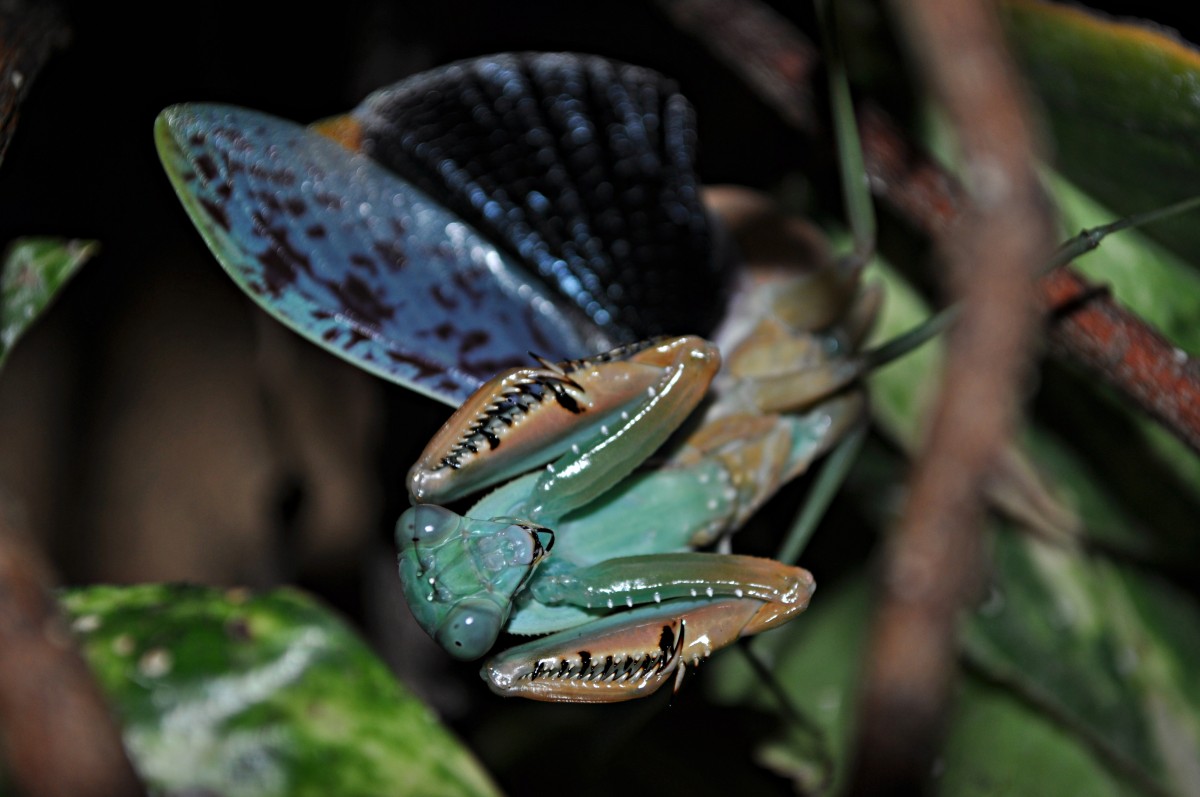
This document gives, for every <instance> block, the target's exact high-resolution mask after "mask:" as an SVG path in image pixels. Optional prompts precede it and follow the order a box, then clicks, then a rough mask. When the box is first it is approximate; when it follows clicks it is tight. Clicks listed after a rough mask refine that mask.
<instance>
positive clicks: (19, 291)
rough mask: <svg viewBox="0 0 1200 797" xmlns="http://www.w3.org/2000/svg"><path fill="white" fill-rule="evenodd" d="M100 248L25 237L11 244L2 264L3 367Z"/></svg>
mask: <svg viewBox="0 0 1200 797" xmlns="http://www.w3.org/2000/svg"><path fill="white" fill-rule="evenodd" d="M96 249H97V244H96V243H95V242H94V241H67V240H62V239H58V238H24V239H20V240H17V241H14V242H13V243H11V244H10V245H9V247H8V251H7V252H6V253H5V256H4V261H3V263H2V264H0V367H3V365H4V361H5V360H6V359H8V354H9V352H10V351H12V348H13V346H15V345H16V343H17V341H18V340H19V339H20V337H21V336H22V335H24V334H25V332H26V331H27V330H28V329H29V327H30V326H31V325H32V324H33V322H34V321H36V320H37V319H38V317H39V316H40V315H41V314H42V313H44V312H46V310H47V308H48V307H49V306H50V303H51V302H52V301H53V300H54V297H55V296H57V295H58V292H59V291H60V290H62V288H63V286H64V285H66V283H67V281H68V280H69V279H71V277H73V276H74V275H75V272H76V271H78V270H79V267H80V266H82V265H83V264H84V263H85V262H87V261H88V260H89V259H91V257H92V256H93V255H94V254H95V253H96Z"/></svg>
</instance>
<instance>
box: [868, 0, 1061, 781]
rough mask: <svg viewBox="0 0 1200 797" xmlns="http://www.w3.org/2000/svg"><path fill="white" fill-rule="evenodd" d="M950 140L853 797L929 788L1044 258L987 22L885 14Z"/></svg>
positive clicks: (1023, 130)
mask: <svg viewBox="0 0 1200 797" xmlns="http://www.w3.org/2000/svg"><path fill="white" fill-rule="evenodd" d="M894 11H895V13H896V15H897V17H898V18H899V19H900V20H901V21H902V22H903V23H904V26H905V28H906V32H907V34H908V40H909V44H910V48H911V50H912V52H913V54H914V56H915V58H916V60H917V62H918V64H919V65H920V66H921V67H922V68H923V69H924V71H925V73H926V75H927V82H928V84H929V87H930V89H931V90H932V92H933V94H934V95H935V96H936V97H938V98H939V99H940V100H941V103H942V105H943V107H944V108H945V109H946V111H947V114H948V116H949V118H950V121H951V123H952V124H953V126H954V129H955V131H956V132H957V134H958V143H959V146H960V148H961V150H962V153H963V161H964V167H965V173H966V175H967V180H968V187H967V188H968V190H967V196H966V200H967V201H966V204H965V206H964V212H963V213H962V214H961V215H960V216H959V218H958V220H957V221H956V223H955V224H954V225H953V226H952V227H950V228H948V229H947V230H946V232H947V234H946V235H945V236H943V237H942V238H941V239H940V240H939V241H938V242H937V243H938V244H939V249H940V251H941V253H942V256H943V258H944V259H945V260H946V262H947V265H948V266H949V276H950V278H951V287H952V289H953V293H954V294H955V298H956V299H957V301H958V303H959V304H960V308H961V316H960V322H959V323H958V324H957V325H956V326H955V327H953V328H952V329H951V331H950V333H949V336H948V340H947V352H946V363H945V371H944V375H943V378H942V386H941V391H940V392H939V395H938V399H937V403H936V406H935V408H934V413H933V417H932V423H931V426H930V430H929V436H928V438H927V440H926V442H925V445H924V448H923V450H922V451H921V453H920V454H919V456H918V459H917V462H916V464H915V466H914V470H913V475H912V479H911V483H910V493H909V499H908V502H907V504H906V506H905V510H904V513H903V516H902V518H901V521H900V524H899V527H898V528H897V529H896V531H895V534H894V535H893V537H892V539H891V540H890V541H889V544H888V545H887V550H886V556H885V561H884V573H883V584H882V595H881V597H880V604H879V608H878V610H877V613H876V617H875V620H874V624H873V627H872V634H871V641H870V646H869V647H870V653H869V655H868V657H867V661H866V671H865V673H864V681H863V684H862V689H863V692H862V698H861V702H860V707H859V721H858V725H857V733H858V736H857V739H856V743H855V755H856V759H855V760H856V762H857V766H856V768H855V770H854V773H855V774H854V778H853V781H852V786H851V789H850V793H851V794H896V793H899V794H910V793H913V792H914V790H916V789H917V788H919V787H920V786H921V785H922V784H923V783H925V782H926V781H927V779H928V775H929V773H930V771H931V766H932V762H933V758H934V755H935V753H936V750H937V746H938V743H939V741H940V735H941V730H942V725H943V723H944V719H945V716H946V713H947V710H948V707H949V703H950V695H951V687H952V685H953V683H954V675H955V671H956V670H955V667H956V661H957V653H958V634H957V630H958V621H959V615H960V613H961V611H962V609H963V607H964V606H965V605H966V603H967V601H968V600H969V599H970V598H971V597H972V593H973V592H974V590H976V589H978V585H979V571H980V566H981V563H980V551H981V545H980V535H981V527H982V520H983V514H984V507H985V482H986V479H987V476H988V475H989V472H990V470H991V468H992V466H993V463H995V462H996V460H997V458H998V456H999V455H1000V454H1001V453H1002V451H1003V448H1004V446H1005V444H1006V443H1007V441H1008V437H1009V435H1010V433H1011V430H1012V428H1013V426H1014V424H1015V421H1016V417H1017V414H1018V412H1017V407H1018V400H1019V396H1020V393H1021V390H1020V386H1021V384H1022V382H1023V376H1024V371H1025V368H1026V366H1027V362H1026V360H1027V353H1026V352H1027V350H1028V348H1029V343H1030V342H1031V340H1032V338H1033V333H1034V320H1035V318H1036V315H1035V312H1034V308H1035V306H1036V305H1035V291H1034V282H1033V274H1034V269H1035V268H1036V266H1037V264H1039V263H1042V262H1045V260H1046V259H1047V258H1048V257H1049V255H1050V254H1051V253H1052V252H1053V251H1054V229H1053V225H1052V224H1051V214H1050V213H1049V207H1048V203H1047V201H1046V198H1045V197H1044V196H1043V195H1042V193H1041V190H1040V186H1039V182H1038V179H1037V175H1036V173H1035V171H1034V165H1033V164H1034V149H1035V147H1034V141H1033V137H1032V133H1031V125H1030V123H1029V120H1028V118H1027V116H1026V112H1025V105H1024V102H1023V98H1022V97H1021V95H1020V92H1019V90H1018V83H1017V80H1016V70H1015V68H1014V66H1013V65H1012V64H1011V62H1010V61H1009V59H1008V55H1007V52H1006V50H1005V48H1004V41H1003V34H1002V32H1001V28H1000V23H999V19H998V17H997V15H996V13H995V9H994V8H993V7H991V6H990V5H988V4H982V3H977V2H971V0H928V1H927V2H925V3H919V4H902V3H897V4H895V5H894Z"/></svg>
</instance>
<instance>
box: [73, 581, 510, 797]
mask: <svg viewBox="0 0 1200 797" xmlns="http://www.w3.org/2000/svg"><path fill="white" fill-rule="evenodd" d="M63 606H64V608H65V609H66V611H67V614H68V616H69V618H70V619H71V622H72V626H73V628H74V629H75V631H76V634H77V635H78V637H79V639H80V641H81V643H82V645H83V651H84V655H85V656H86V657H87V660H88V662H89V663H90V664H91V666H92V669H93V670H94V671H95V673H96V675H97V677H98V678H99V679H100V683H101V686H102V687H103V688H104V690H105V691H106V692H107V693H108V694H109V696H110V697H111V698H112V700H113V703H114V705H115V706H116V707H117V712H118V714H119V716H120V720H121V723H122V725H123V727H124V734H125V743H126V746H127V747H128V749H129V752H130V755H131V756H132V758H133V760H134V764H135V766H136V768H137V769H138V771H139V773H140V774H141V775H142V777H143V778H144V779H145V781H146V784H147V786H148V787H149V788H150V789H151V790H152V791H153V792H154V793H162V794H192V793H195V794H221V795H225V796H226V797H270V796H271V795H280V797H283V796H284V795H287V796H288V797H302V795H331V794H337V795H342V796H343V797H355V795H361V796H362V797H367V796H368V795H382V794H397V795H399V794H421V795H430V796H431V797H433V796H434V795H447V796H449V795H457V796H460V797H484V796H485V795H494V794H497V793H498V792H497V790H496V787H495V786H494V785H493V784H492V782H491V780H490V779H489V778H488V776H487V774H486V773H485V772H484V770H483V769H482V768H481V767H480V766H479V764H478V763H477V762H476V761H475V759H474V758H473V757H472V756H471V754H470V753H468V752H467V751H466V750H465V749H464V748H463V747H462V746H461V745H460V744H459V743H458V741H457V740H455V738H454V737H453V736H452V735H451V734H450V733H448V732H447V731H446V730H445V729H444V728H443V727H442V726H441V724H440V723H439V722H438V721H437V719H436V718H435V717H434V716H433V714H432V713H431V712H430V711H429V709H428V708H426V706H425V705H424V704H423V703H421V702H420V701H419V700H417V699H416V698H415V697H413V695H412V694H411V693H410V692H409V691H408V690H407V689H405V688H404V687H403V686H401V685H400V684H399V683H398V682H397V681H396V679H395V678H394V677H393V676H392V674H391V673H390V672H389V671H388V669H387V667H385V666H384V665H383V663H382V662H380V661H379V659H378V658H376V657H375V654H374V653H372V652H371V650H370V649H369V648H368V647H367V646H366V645H365V644H363V642H362V641H361V640H360V639H359V638H358V637H357V636H356V635H355V634H354V632H353V631H351V630H350V629H349V628H347V627H346V625H345V624H344V623H343V622H342V621H341V620H339V619H337V618H336V617H335V616H334V615H333V614H331V613H330V611H329V610H328V609H326V608H324V607H322V606H320V605H319V604H317V603H316V602H315V601H313V600H312V599H311V598H309V597H307V596H305V595H304V594H302V593H300V592H297V591H295V590H291V589H281V590H276V591H274V592H271V593H268V594H265V595H250V594H249V593H247V592H246V591H244V590H218V589H213V588H207V587H196V586H180V585H175V586H172V585H155V584H148V585H142V586H133V587H90V588H84V589H76V590H72V591H70V592H68V593H67V594H66V595H65V596H64V597H63Z"/></svg>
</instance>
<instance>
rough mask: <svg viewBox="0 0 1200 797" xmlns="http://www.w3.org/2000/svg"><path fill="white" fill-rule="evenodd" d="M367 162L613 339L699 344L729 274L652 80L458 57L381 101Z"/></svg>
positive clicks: (634, 71) (665, 100)
mask: <svg viewBox="0 0 1200 797" xmlns="http://www.w3.org/2000/svg"><path fill="white" fill-rule="evenodd" d="M352 115H353V117H354V118H355V119H356V120H357V122H358V123H359V125H360V127H361V133H362V142H361V146H362V148H363V151H364V152H366V153H367V154H369V155H371V156H372V157H373V158H375V159H377V160H379V161H380V162H381V163H383V164H385V165H386V166H388V168H389V169H391V170H393V171H395V172H397V173H398V174H401V175H403V176H404V177H406V178H407V179H410V180H413V181H414V182H416V183H417V184H419V185H421V186H422V187H424V188H425V189H426V190H427V191H429V192H430V193H431V194H433V195H435V196H437V197H439V199H441V200H442V201H443V202H445V203H446V204H447V206H448V207H450V208H451V209H453V210H454V211H455V212H457V213H459V214H460V215H461V216H463V217H464V218H466V219H468V220H469V221H470V222H471V223H472V224H474V225H476V226H477V227H478V228H479V229H480V230H482V231H483V232H484V233H485V234H486V235H488V236H489V237H491V238H492V239H493V240H495V241H497V242H498V243H500V244H501V245H502V246H503V247H504V248H505V249H507V250H508V251H509V252H510V253H512V254H515V255H517V256H519V257H520V258H521V259H522V261H523V262H526V263H529V264H531V266H532V267H534V268H535V269H536V271H537V272H538V274H539V275H540V276H541V277H542V278H543V279H544V280H545V281H546V283H547V284H549V285H552V286H554V287H555V288H556V289H557V290H558V291H559V292H561V294H562V295H563V296H565V297H568V298H569V299H570V300H571V301H572V302H574V303H575V305H576V306H577V307H578V308H580V309H581V310H582V311H583V312H584V313H586V314H587V316H588V317H589V318H590V319H591V320H592V321H593V322H595V323H596V324H597V325H598V326H600V327H601V328H603V329H605V330H606V331H608V332H609V333H610V334H611V335H613V336H616V337H619V338H641V337H646V336H649V335H655V334H660V333H682V332H692V333H697V334H707V333H708V332H710V331H711V330H712V328H713V327H714V326H715V325H716V323H717V321H718V320H719V318H720V315H721V312H722V310H723V305H724V302H723V300H724V297H725V293H726V291H725V288H726V282H727V279H728V275H729V273H730V269H728V268H726V267H725V265H726V264H725V262H724V260H723V259H722V258H721V257H719V256H716V255H714V247H713V237H714V235H713V230H712V228H711V225H710V221H709V218H708V216H707V214H706V213H705V210H704V207H703V205H702V203H701V198H700V193H699V184H698V182H697V178H696V174H695V171H694V160H695V155H696V135H695V123H694V122H695V120H694V114H693V111H692V108H691V105H690V104H689V103H688V101H687V100H686V99H685V98H684V97H683V95H682V94H680V93H679V91H678V89H677V88H676V86H675V84H674V83H673V82H672V81H670V80H668V79H666V78H664V77H663V76H662V75H660V74H658V73H656V72H653V71H651V70H648V69H644V68H641V67H634V66H630V65H627V64H622V63H618V62H614V61H610V60H608V59H604V58H600V57H595V56H586V55H577V54H569V53H541V54H530V53H524V54H502V55H493V56H487V57H485V58H479V59H474V60H470V61H463V62H460V63H456V64H451V65H449V66H445V67H442V68H440V69H435V70H432V71H429V72H424V73H422V74H419V75H416V76H414V77H412V78H409V79H407V80H404V81H402V82H400V83H398V84H396V85H394V86H391V87H389V88H386V89H382V90H380V91H377V92H376V93H374V94H372V95H371V96H370V97H368V98H367V99H366V100H365V101H364V102H363V103H362V104H361V105H360V106H359V107H358V108H357V109H356V110H355V111H354V112H353V114H352Z"/></svg>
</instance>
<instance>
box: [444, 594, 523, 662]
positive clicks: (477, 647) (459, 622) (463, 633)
mask: <svg viewBox="0 0 1200 797" xmlns="http://www.w3.org/2000/svg"><path fill="white" fill-rule="evenodd" d="M506 619H507V618H506V617H504V616H502V612H501V611H500V608H499V607H498V606H497V605H496V604H495V603H494V602H492V601H488V600H475V599H467V600H463V601H460V602H459V603H458V604H456V605H455V606H454V608H453V609H451V610H450V611H449V612H447V613H446V619H445V621H443V622H442V624H441V626H440V627H439V628H438V629H437V633H436V634H434V639H436V640H437V642H438V644H439V645H441V646H442V647H443V648H444V649H445V650H446V651H447V652H448V653H449V654H450V655H451V656H454V658H456V659H462V660H464V661H469V660H471V659H477V658H479V657H480V656H482V655H483V654H485V653H487V652H488V650H489V649H490V648H491V647H492V645H493V644H495V642H496V637H498V636H499V635H500V628H501V627H502V626H503V624H504V621H505V620H506Z"/></svg>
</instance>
